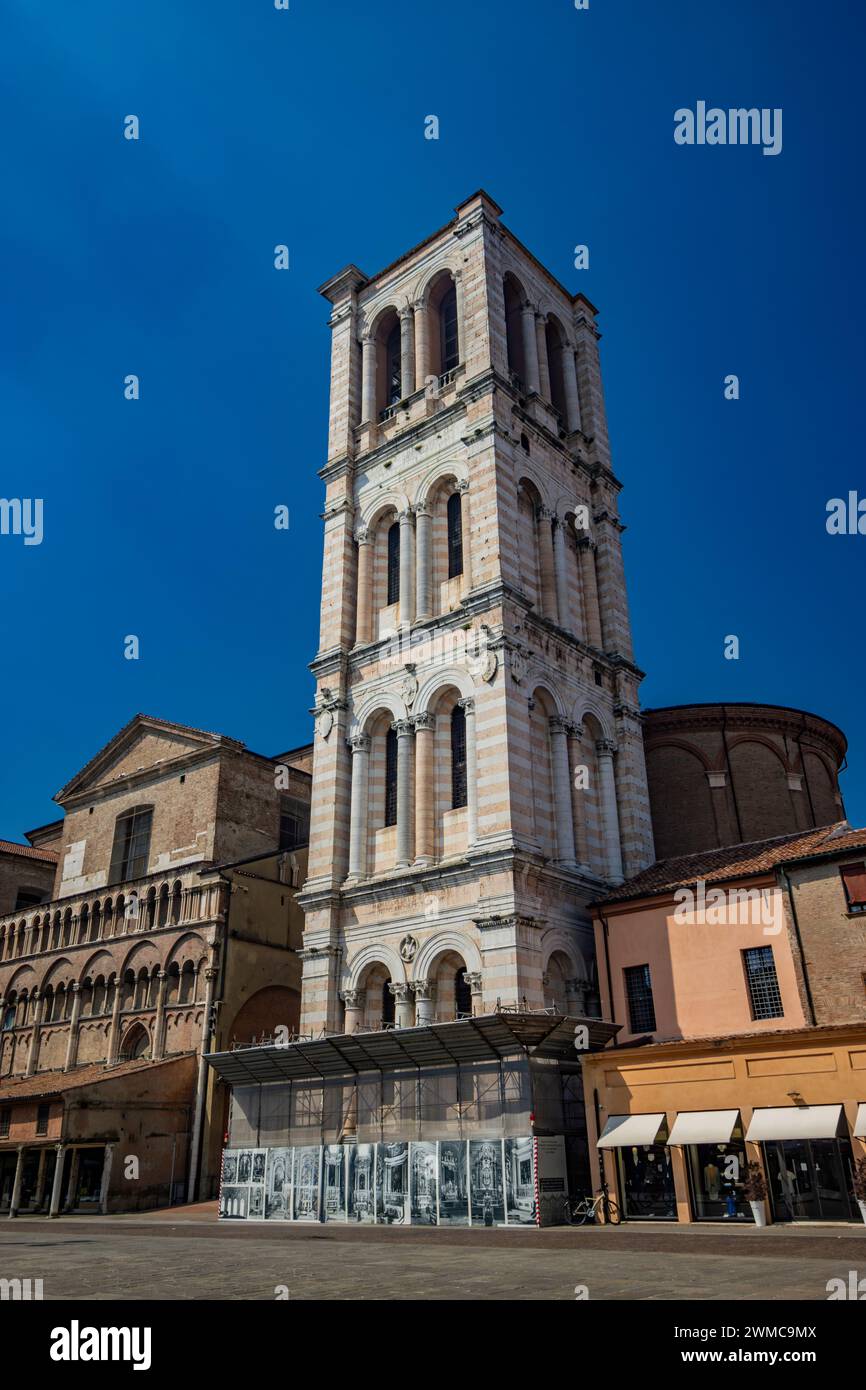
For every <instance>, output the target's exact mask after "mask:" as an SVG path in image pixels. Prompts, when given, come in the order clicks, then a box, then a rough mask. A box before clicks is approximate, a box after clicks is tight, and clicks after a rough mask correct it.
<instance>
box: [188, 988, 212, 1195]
mask: <svg viewBox="0 0 866 1390" xmlns="http://www.w3.org/2000/svg"><path fill="white" fill-rule="evenodd" d="M218 974H219V972H218V971H217V969H216V968H215V967H214V966H212V965H211V966H208V968H207V970H206V971H205V975H204V978H205V997H204V1010H203V1022H202V1028H201V1044H200V1048H199V1058H198V1077H197V1078H196V1086H195V1105H194V1107H193V1119H192V1136H191V1141H190V1156H189V1193H188V1200H189V1201H190V1202H194V1201H195V1199H196V1194H197V1192H198V1178H199V1156H200V1154H201V1138H202V1136H201V1130H202V1118H203V1115H204V1102H205V1095H206V1094H207V1083H208V1064H207V1062H206V1061H205V1054H206V1053H207V1052H208V1051H209V1050H210V1039H211V1033H212V1032H213V1021H214V1015H215V1008H214V993H215V991H216V982H217V976H218Z"/></svg>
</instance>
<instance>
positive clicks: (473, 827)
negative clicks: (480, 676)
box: [458, 695, 478, 849]
mask: <svg viewBox="0 0 866 1390" xmlns="http://www.w3.org/2000/svg"><path fill="white" fill-rule="evenodd" d="M458 704H459V705H460V708H461V709H462V710H463V713H464V714H465V716H466V847H467V849H472V847H473V845H474V844H475V842H476V840H477V839H478V768H477V740H476V737H475V700H474V697H473V696H471V695H468V696H467V697H466V698H465V699H464V700H459V701H458Z"/></svg>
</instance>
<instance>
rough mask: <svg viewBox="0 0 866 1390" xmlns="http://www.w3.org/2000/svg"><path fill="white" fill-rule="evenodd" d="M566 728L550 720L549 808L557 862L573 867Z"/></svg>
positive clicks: (560, 723)
mask: <svg viewBox="0 0 866 1390" xmlns="http://www.w3.org/2000/svg"><path fill="white" fill-rule="evenodd" d="M568 731H569V725H568V724H567V723H566V721H565V720H564V719H561V718H560V717H559V715H554V716H553V717H552V719H551V720H550V744H551V749H552V762H553V809H554V814H555V818H556V848H557V856H556V858H557V863H559V864H562V865H563V866H564V867H566V868H575V867H576V861H575V858H574V819H573V816H572V810H571V768H570V765H569V758H568Z"/></svg>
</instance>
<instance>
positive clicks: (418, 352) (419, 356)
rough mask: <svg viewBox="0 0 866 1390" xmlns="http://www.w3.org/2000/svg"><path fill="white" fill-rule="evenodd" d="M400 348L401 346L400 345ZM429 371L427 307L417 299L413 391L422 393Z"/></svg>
mask: <svg viewBox="0 0 866 1390" xmlns="http://www.w3.org/2000/svg"><path fill="white" fill-rule="evenodd" d="M401 347H402V344H401ZM430 375H432V373H431V371H430V334H429V327H428V319H427V305H426V303H425V302H424V301H423V300H421V299H419V300H418V302H417V304H416V305H415V390H416V391H423V390H424V387H425V386H426V384H427V378H428V376H430Z"/></svg>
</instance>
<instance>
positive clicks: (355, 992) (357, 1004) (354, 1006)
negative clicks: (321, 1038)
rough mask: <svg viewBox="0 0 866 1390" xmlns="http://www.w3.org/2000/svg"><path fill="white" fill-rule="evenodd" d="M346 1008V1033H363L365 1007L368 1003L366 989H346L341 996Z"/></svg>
mask: <svg viewBox="0 0 866 1390" xmlns="http://www.w3.org/2000/svg"><path fill="white" fill-rule="evenodd" d="M340 998H341V999H342V1001H343V1003H344V1004H345V1006H346V1021H345V1025H344V1027H345V1031H346V1032H347V1033H362V1032H363V1031H364V1007H365V1004H366V1001H367V991H366V990H365V989H344V990H343V992H342V994H341V995H340Z"/></svg>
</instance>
